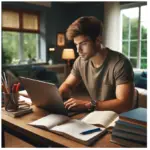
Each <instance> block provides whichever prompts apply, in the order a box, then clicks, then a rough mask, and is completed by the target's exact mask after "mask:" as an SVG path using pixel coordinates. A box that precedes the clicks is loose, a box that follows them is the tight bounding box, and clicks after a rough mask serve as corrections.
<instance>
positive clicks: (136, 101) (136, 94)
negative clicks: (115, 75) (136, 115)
mask: <svg viewBox="0 0 150 150" xmlns="http://www.w3.org/2000/svg"><path fill="white" fill-rule="evenodd" d="M138 107H139V92H138V90H137V89H134V99H133V105H132V109H135V108H138Z"/></svg>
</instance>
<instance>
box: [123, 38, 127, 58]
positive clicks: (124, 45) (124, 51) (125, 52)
mask: <svg viewBox="0 0 150 150" xmlns="http://www.w3.org/2000/svg"><path fill="white" fill-rule="evenodd" d="M122 45H123V46H122V47H123V53H124V54H125V55H126V56H128V42H124V41H123V43H122Z"/></svg>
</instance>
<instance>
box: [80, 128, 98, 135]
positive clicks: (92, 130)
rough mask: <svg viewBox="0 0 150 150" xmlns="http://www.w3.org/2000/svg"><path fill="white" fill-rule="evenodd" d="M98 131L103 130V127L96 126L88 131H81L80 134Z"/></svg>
mask: <svg viewBox="0 0 150 150" xmlns="http://www.w3.org/2000/svg"><path fill="white" fill-rule="evenodd" d="M98 131H101V129H100V128H95V129H91V130H86V131H83V132H81V133H80V134H83V135H86V134H91V133H94V132H98Z"/></svg>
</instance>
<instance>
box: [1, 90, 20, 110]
mask: <svg viewBox="0 0 150 150" xmlns="http://www.w3.org/2000/svg"><path fill="white" fill-rule="evenodd" d="M3 97H4V107H5V110H6V111H10V112H13V111H17V110H18V97H19V96H18V93H3Z"/></svg>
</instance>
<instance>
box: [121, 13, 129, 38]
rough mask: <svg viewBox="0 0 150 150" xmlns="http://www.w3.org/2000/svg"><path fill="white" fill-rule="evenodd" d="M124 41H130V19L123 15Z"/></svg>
mask: <svg viewBox="0 0 150 150" xmlns="http://www.w3.org/2000/svg"><path fill="white" fill-rule="evenodd" d="M122 24H123V34H122V35H123V37H122V38H123V39H124V40H125V39H126V40H127V39H128V35H129V18H128V17H126V16H125V15H123V23H122Z"/></svg>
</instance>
